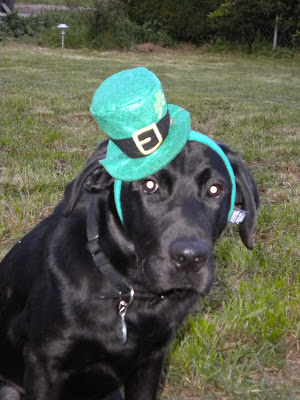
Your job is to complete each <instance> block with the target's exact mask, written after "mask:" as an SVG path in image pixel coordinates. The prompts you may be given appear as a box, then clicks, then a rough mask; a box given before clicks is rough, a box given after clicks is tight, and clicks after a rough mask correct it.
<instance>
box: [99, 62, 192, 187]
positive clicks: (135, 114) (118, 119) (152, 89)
mask: <svg viewBox="0 0 300 400" xmlns="http://www.w3.org/2000/svg"><path fill="white" fill-rule="evenodd" d="M91 113H92V115H93V116H94V118H95V120H96V121H97V123H98V124H99V126H100V127H101V128H102V129H103V131H104V132H105V133H106V134H107V136H108V137H109V139H110V140H109V143H108V147H107V153H106V158H105V159H103V160H100V161H99V162H100V163H101V164H102V165H103V166H104V168H105V169H106V170H107V172H108V173H109V174H110V175H112V176H113V177H114V178H116V179H120V180H122V181H134V180H138V179H142V178H145V177H147V176H149V175H152V174H154V173H156V172H157V171H159V170H160V169H162V168H164V167H165V166H166V165H167V164H169V163H170V162H171V161H172V160H173V159H174V158H175V157H176V155H177V154H178V153H179V152H180V151H181V150H182V148H183V147H184V145H185V144H186V142H187V140H188V137H189V134H190V131H191V121H190V115H189V113H188V112H187V111H186V110H184V109H183V108H181V107H178V106H175V105H168V104H167V102H166V98H165V95H164V93H163V90H162V87H161V83H160V81H159V79H158V78H157V77H156V76H155V75H154V74H153V73H152V72H151V71H149V70H148V69H146V68H134V69H131V70H127V71H122V72H119V73H117V74H115V75H112V76H110V77H109V78H107V79H106V80H105V81H104V82H103V83H102V84H101V85H100V86H99V88H98V89H97V91H96V93H95V95H94V97H93V100H92V105H91Z"/></svg>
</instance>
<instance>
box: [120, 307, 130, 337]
mask: <svg viewBox="0 0 300 400" xmlns="http://www.w3.org/2000/svg"><path fill="white" fill-rule="evenodd" d="M127 308H128V304H127V303H126V301H124V300H121V301H120V304H119V316H120V318H121V334H122V344H125V343H126V342H127V326H126V322H125V315H126V312H127Z"/></svg>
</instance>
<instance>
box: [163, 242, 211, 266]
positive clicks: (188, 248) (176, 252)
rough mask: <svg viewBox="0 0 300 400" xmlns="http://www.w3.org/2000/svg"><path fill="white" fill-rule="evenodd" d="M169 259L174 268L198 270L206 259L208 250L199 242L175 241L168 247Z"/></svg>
mask: <svg viewBox="0 0 300 400" xmlns="http://www.w3.org/2000/svg"><path fill="white" fill-rule="evenodd" d="M170 257H171V259H172V261H173V263H174V264H175V266H176V267H179V268H193V269H198V268H200V267H201V265H202V264H203V263H204V262H205V261H206V260H207V258H208V248H207V246H206V245H205V243H203V242H201V241H195V240H192V241H191V240H185V239H182V240H176V241H174V242H173V243H172V244H171V246H170Z"/></svg>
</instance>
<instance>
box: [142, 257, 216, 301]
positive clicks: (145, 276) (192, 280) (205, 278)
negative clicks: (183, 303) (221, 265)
mask: <svg viewBox="0 0 300 400" xmlns="http://www.w3.org/2000/svg"><path fill="white" fill-rule="evenodd" d="M138 270H139V271H140V274H139V275H140V279H139V281H140V282H142V283H143V285H144V286H146V288H147V291H150V292H152V293H154V294H156V295H158V296H161V297H170V296H171V295H178V296H184V295H186V294H187V293H192V292H193V293H197V294H198V295H199V296H201V297H204V296H206V295H208V294H209V292H210V290H211V287H212V285H213V281H214V275H215V267H214V263H213V260H211V261H210V262H206V263H205V264H203V265H202V267H201V268H200V269H199V270H197V271H191V270H180V269H179V270H178V269H176V268H175V269H174V266H173V265H171V264H170V263H167V262H162V260H160V259H159V260H158V259H156V260H154V259H153V258H152V259H151V260H148V262H147V261H146V259H144V260H143V262H142V263H141V264H140V265H139V266H138Z"/></svg>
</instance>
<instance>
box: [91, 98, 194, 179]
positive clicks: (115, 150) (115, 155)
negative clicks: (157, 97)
mask: <svg viewBox="0 0 300 400" xmlns="http://www.w3.org/2000/svg"><path fill="white" fill-rule="evenodd" d="M168 110H169V114H170V117H171V121H172V123H171V125H170V128H169V133H168V136H167V137H166V139H165V140H164V141H163V143H162V144H161V145H160V147H159V148H158V149H157V150H156V151H154V152H153V153H152V154H150V155H148V156H145V157H141V158H130V157H128V156H127V155H126V154H124V153H123V152H122V150H121V149H120V148H119V147H118V146H117V145H116V144H115V143H114V142H112V141H111V140H109V142H108V146H107V152H106V158H104V159H103V160H99V162H100V163H101V164H102V165H103V167H104V168H105V169H106V170H107V172H108V173H109V174H110V175H111V176H113V177H114V178H115V179H120V180H122V181H136V180H139V179H143V178H146V177H147V176H149V175H152V174H155V173H156V172H157V171H159V170H160V169H162V168H164V167H165V166H166V165H168V164H169V163H170V162H171V161H172V160H173V159H174V158H175V157H176V156H177V154H179V153H180V151H181V150H182V149H183V147H184V145H185V144H186V142H187V140H188V138H189V134H190V132H191V122H190V115H189V113H188V112H187V111H186V110H184V109H183V108H181V107H178V106H175V105H173V104H169V105H168Z"/></svg>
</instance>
